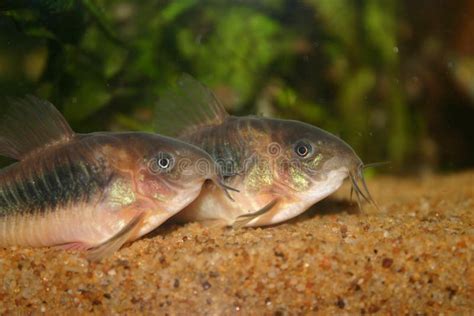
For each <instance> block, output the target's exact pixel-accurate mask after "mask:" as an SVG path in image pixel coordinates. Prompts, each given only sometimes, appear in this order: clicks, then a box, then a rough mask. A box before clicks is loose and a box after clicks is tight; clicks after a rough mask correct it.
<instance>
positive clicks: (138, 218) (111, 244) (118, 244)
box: [87, 212, 145, 261]
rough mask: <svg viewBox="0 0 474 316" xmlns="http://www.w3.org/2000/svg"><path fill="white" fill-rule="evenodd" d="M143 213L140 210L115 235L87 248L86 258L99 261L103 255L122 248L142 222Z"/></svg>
mask: <svg viewBox="0 0 474 316" xmlns="http://www.w3.org/2000/svg"><path fill="white" fill-rule="evenodd" d="M144 218H145V213H144V212H140V213H138V214H137V215H135V216H134V217H133V218H132V220H131V221H130V222H129V223H128V224H127V225H126V226H125V227H124V228H123V229H122V230H121V231H119V232H118V233H117V234H116V235H115V236H113V237H112V238H110V239H109V240H107V241H106V242H104V243H102V244H101V245H99V246H96V247H94V248H91V249H89V251H88V254H87V258H88V259H89V260H91V261H100V260H102V259H103V258H105V257H109V256H111V255H113V254H114V253H115V252H116V251H118V250H119V249H120V248H122V246H123V245H125V243H127V242H128V241H129V239H130V237H132V235H133V234H134V233H135V232H136V229H137V228H138V227H139V226H140V225H141V224H142V223H143V219H144Z"/></svg>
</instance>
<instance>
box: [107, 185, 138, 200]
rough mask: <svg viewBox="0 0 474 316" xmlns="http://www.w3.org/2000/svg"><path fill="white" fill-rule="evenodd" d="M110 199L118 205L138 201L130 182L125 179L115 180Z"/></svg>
mask: <svg viewBox="0 0 474 316" xmlns="http://www.w3.org/2000/svg"><path fill="white" fill-rule="evenodd" d="M110 201H111V202H112V203H113V204H116V205H118V206H126V205H130V204H132V203H133V202H135V201H136V196H135V192H133V190H132V186H131V185H130V183H128V182H126V181H125V180H123V179H119V180H117V181H115V182H114V183H113V184H112V186H111V188H110Z"/></svg>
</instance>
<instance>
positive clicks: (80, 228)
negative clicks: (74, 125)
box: [0, 97, 221, 259]
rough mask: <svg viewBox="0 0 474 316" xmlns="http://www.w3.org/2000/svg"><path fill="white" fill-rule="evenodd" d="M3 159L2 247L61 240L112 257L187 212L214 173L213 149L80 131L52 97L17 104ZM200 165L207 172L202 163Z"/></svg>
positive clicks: (3, 137)
mask: <svg viewBox="0 0 474 316" xmlns="http://www.w3.org/2000/svg"><path fill="white" fill-rule="evenodd" d="M10 104H11V106H10V108H9V110H8V111H7V115H6V116H5V117H4V119H3V120H2V123H1V126H0V155H3V156H8V157H11V158H14V159H16V160H19V162H17V163H14V164H13V165H11V166H9V167H7V168H5V169H3V170H1V171H0V246H4V247H5V246H13V245H19V246H31V247H42V246H61V247H63V248H66V249H80V250H90V257H91V258H92V259H99V258H102V257H104V256H106V255H109V254H112V253H113V252H115V251H116V250H118V249H119V248H120V247H121V246H122V245H123V244H125V243H126V242H129V241H133V240H135V239H137V238H139V237H140V236H143V235H144V234H146V233H148V232H150V231H151V230H153V229H155V228H156V227H158V226H159V225H160V224H161V223H163V222H164V221H166V220H167V219H168V218H169V217H171V216H173V215H174V214H176V213H177V212H179V211H181V210H182V209H183V208H184V207H186V206H187V205H188V204H190V203H191V202H192V201H193V200H194V199H195V198H196V197H197V196H198V195H199V193H200V191H201V188H202V186H203V184H204V182H205V181H206V180H208V179H210V180H212V181H214V182H216V183H217V184H218V186H221V176H220V175H219V174H218V173H217V172H216V170H217V168H215V167H214V161H213V159H212V158H211V157H210V156H209V154H207V153H206V152H204V151H203V150H201V149H199V148H198V147H195V146H193V145H189V144H186V143H184V142H182V141H179V140H175V139H171V138H168V137H163V136H159V135H156V134H149V133H139V132H129V133H107V132H101V133H92V134H75V133H74V132H73V131H72V130H71V128H70V127H69V125H68V124H67V122H66V121H65V119H64V118H63V117H62V116H61V114H60V113H59V112H58V111H57V110H56V109H55V108H54V106H53V105H52V104H50V103H48V102H47V101H43V100H40V99H37V98H35V97H27V98H25V99H13V100H10ZM196 163H199V164H200V168H196Z"/></svg>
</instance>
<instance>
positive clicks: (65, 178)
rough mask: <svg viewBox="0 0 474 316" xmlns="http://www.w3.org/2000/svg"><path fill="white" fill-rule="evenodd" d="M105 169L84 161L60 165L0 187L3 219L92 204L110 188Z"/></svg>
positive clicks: (8, 182)
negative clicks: (103, 191)
mask: <svg viewBox="0 0 474 316" xmlns="http://www.w3.org/2000/svg"><path fill="white" fill-rule="evenodd" d="M104 169H105V166H99V167H98V166H90V165H88V164H87V163H85V162H83V161H79V162H74V163H66V164H63V165H59V166H58V167H55V168H54V169H52V170H47V171H44V172H42V174H40V173H41V172H38V173H35V174H30V175H29V177H28V175H27V174H25V173H24V172H22V176H21V177H17V178H16V179H12V180H10V181H4V182H3V184H0V217H2V216H9V215H16V214H37V213H44V212H47V211H51V210H56V209H58V208H60V207H65V206H68V205H70V204H74V203H79V202H85V203H87V202H89V201H90V200H91V198H93V197H94V196H96V195H97V194H98V193H99V190H100V189H101V188H104V187H106V186H107V184H108V182H109V180H108V178H107V176H106V172H103V171H104Z"/></svg>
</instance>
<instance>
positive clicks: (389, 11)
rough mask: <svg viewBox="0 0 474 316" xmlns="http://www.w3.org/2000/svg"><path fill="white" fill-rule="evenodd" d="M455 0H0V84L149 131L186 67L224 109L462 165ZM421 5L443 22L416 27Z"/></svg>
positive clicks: (371, 147)
mask: <svg viewBox="0 0 474 316" xmlns="http://www.w3.org/2000/svg"><path fill="white" fill-rule="evenodd" d="M466 3H468V1H466V2H465V3H464V2H463V1H460V2H459V3H458V5H457V6H456V9H457V11H456V10H450V11H449V12H450V16H449V17H447V16H446V14H445V12H444V11H445V10H447V9H448V7H446V6H445V5H444V4H443V1H441V2H440V4H438V6H435V5H431V4H429V3H425V5H423V4H420V3H418V4H416V5H414V4H412V3H411V2H408V1H407V2H403V1H395V0H387V1H378V0H366V1H351V0H304V1H292V0H260V1H249V0H243V1H237V0H235V1H232V0H227V1H217V0H214V1H211V0H209V1H199V0H180V1H163V0H159V1H131V0H119V1H117V0H6V1H3V2H0V93H1V94H2V95H24V94H28V93H30V94H36V95H39V96H41V97H43V98H46V99H48V100H51V101H52V102H53V103H54V104H55V105H57V106H58V107H59V108H60V109H61V110H62V111H63V113H64V114H65V115H66V117H67V119H68V120H69V121H70V122H71V123H72V125H73V127H74V128H75V130H77V131H81V132H90V131H95V130H103V129H107V130H145V131H152V130H153V107H154V106H155V104H156V100H157V98H158V97H159V95H160V94H161V93H162V92H163V91H165V90H167V89H169V88H170V87H171V86H172V85H173V84H174V82H175V81H176V79H177V78H178V77H179V76H180V75H181V74H182V73H183V72H186V73H189V74H191V75H193V76H194V77H196V78H198V79H199V80H201V81H203V82H204V83H206V84H208V85H209V86H210V87H211V88H212V89H213V90H214V91H215V92H216V94H217V95H218V97H219V98H220V99H221V100H222V101H223V103H224V104H225V105H226V106H227V107H228V109H229V111H231V112H232V113H235V114H238V115H245V114H254V113H258V114H264V115H273V116H277V117H283V118H291V119H298V120H303V121H307V122H309V123H312V124H315V125H317V126H320V127H322V128H324V129H327V130H329V131H331V132H333V133H335V134H338V135H340V136H341V137H342V138H344V139H345V140H346V141H347V142H348V143H350V144H351V145H352V146H353V147H354V148H355V149H356V151H357V152H359V153H360V155H361V156H362V157H363V158H364V160H365V161H368V162H373V161H381V160H390V161H391V162H392V164H391V166H392V168H393V169H394V170H413V169H415V168H417V169H420V168H425V169H437V168H439V167H442V168H456V167H465V166H472V165H473V163H474V156H473V152H474V141H473V139H474V135H472V131H470V130H467V129H469V127H470V125H469V123H467V122H465V121H464V120H466V116H467V115H469V114H471V113H473V108H474V107H473V98H474V93H473V92H472V91H474V88H473V87H474V79H473V77H472V76H470V75H473V74H474V70H473V69H474V59H473V58H472V57H470V56H472V55H470V50H469V49H470V48H469V47H468V48H467V51H466V49H464V48H462V47H463V46H462V40H460V42H461V44H459V45H458V44H456V43H453V42H451V41H450V40H451V38H450V37H451V36H452V35H451V33H446V32H445V31H443V26H446V27H448V26H449V27H451V29H456V27H457V28H458V29H465V27H463V25H462V23H461V24H459V23H458V22H459V21H458V20H457V19H456V14H461V13H463V12H464V11H465V10H469V8H470V6H469V5H466ZM466 6H467V9H466ZM428 7H429V10H431V11H432V12H434V13H431V15H434V16H435V17H436V14H438V16H439V17H440V20H439V21H438V22H437V23H438V24H441V27H439V28H435V27H432V30H433V31H432V33H428V34H426V31H425V29H428V28H429V27H430V25H431V24H430V23H433V22H432V21H436V19H426V20H424V19H423V16H424V15H425V10H427V8H428ZM449 9H452V7H449ZM473 9H474V8H473ZM473 11H474V10H473ZM456 12H458V13H456ZM473 13H474V12H473ZM407 14H408V15H407ZM420 17H421V18H420ZM460 47H461V48H460ZM453 87H456V89H452V88H453ZM449 89H450V90H449ZM448 90H449V91H448ZM450 104H456V105H455V106H451V105H450ZM447 107H449V108H447ZM445 111H448V112H449V113H451V118H450V119H451V121H449V124H448V123H446V122H444V120H443V119H444V117H445V115H444V114H443V113H444V112H445ZM440 117H441V118H440ZM471 118H472V117H471ZM447 128H449V129H448V130H447V131H446V130H445V129H447ZM446 135H448V136H449V135H451V136H452V137H446ZM471 136H472V137H471ZM456 137H457V138H459V137H461V138H462V140H461V141H459V139H458V140H457V141H456V142H452V139H454V138H456Z"/></svg>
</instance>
